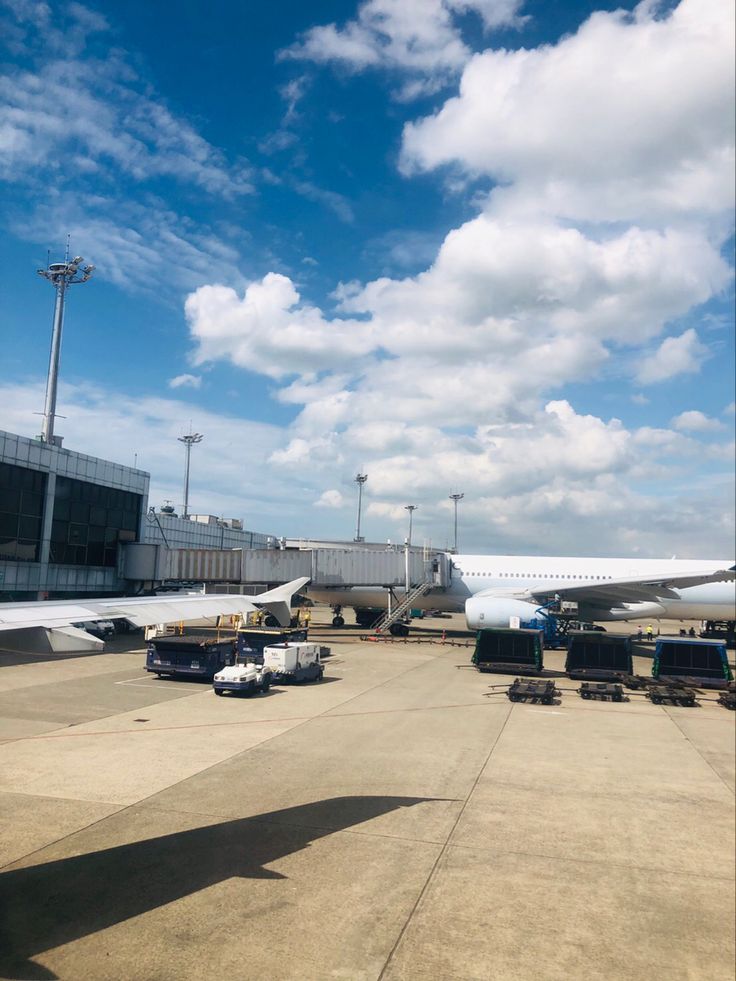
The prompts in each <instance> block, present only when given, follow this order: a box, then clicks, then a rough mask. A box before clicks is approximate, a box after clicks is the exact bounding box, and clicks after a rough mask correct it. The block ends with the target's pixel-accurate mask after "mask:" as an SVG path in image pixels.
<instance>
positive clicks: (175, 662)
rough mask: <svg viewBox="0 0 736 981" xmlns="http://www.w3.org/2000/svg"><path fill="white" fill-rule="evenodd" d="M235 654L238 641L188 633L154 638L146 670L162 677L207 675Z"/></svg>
mask: <svg viewBox="0 0 736 981" xmlns="http://www.w3.org/2000/svg"><path fill="white" fill-rule="evenodd" d="M234 656H235V640H234V639H233V638H230V639H228V640H217V639H215V638H213V637H207V636H199V635H196V634H184V635H183V636H181V637H154V638H153V639H152V640H151V641H149V644H148V653H147V654H146V671H151V672H152V673H153V674H157V675H159V676H164V675H167V676H171V677H188V678H206V679H207V680H208V681H209V680H211V679H212V678H213V677H214V675H215V673H216V672H217V671H219V670H220V669H221V668H223V667H225V665H226V664H231V663H232V661H233V659H234Z"/></svg>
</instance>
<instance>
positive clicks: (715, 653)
mask: <svg viewBox="0 0 736 981" xmlns="http://www.w3.org/2000/svg"><path fill="white" fill-rule="evenodd" d="M652 677H653V678H678V679H680V680H685V679H687V680H688V681H689V682H690V681H691V682H692V683H693V684H696V686H697V685H700V686H703V685H710V686H717V687H726V685H727V684H728V682H729V681H732V680H733V673H732V671H731V668H730V666H729V663H728V652H727V649H726V642H725V641H724V640H697V639H695V638H691V637H660V638H659V639H658V640H657V643H656V645H655V647H654V661H653V662H652Z"/></svg>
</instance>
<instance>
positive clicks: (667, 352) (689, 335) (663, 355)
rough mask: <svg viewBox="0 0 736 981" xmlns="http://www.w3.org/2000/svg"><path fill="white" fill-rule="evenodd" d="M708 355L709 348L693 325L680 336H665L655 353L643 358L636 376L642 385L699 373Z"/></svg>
mask: <svg viewBox="0 0 736 981" xmlns="http://www.w3.org/2000/svg"><path fill="white" fill-rule="evenodd" d="M707 356H708V348H707V347H706V346H705V345H704V344H701V343H700V340H699V338H698V335H697V333H696V331H695V330H694V329H693V328H692V327H691V328H690V329H689V330H686V331H685V332H684V333H683V334H680V336H679V337H667V338H665V339H664V340H663V341H662V343H661V344H660V345H659V347H658V348H657V350H656V351H655V352H654V353H653V354H651V355H649V356H648V357H645V358H643V359H642V360H641V362H640V363H639V366H638V370H637V373H636V378H637V381H638V382H639V383H640V384H642V385H652V384H655V383H657V382H663V381H668V380H669V379H670V378H676V377H677V376H678V375H692V374H697V372H699V371H700V367H701V365H702V364H703V361H705V359H706V358H707Z"/></svg>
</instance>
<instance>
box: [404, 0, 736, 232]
mask: <svg viewBox="0 0 736 981" xmlns="http://www.w3.org/2000/svg"><path fill="white" fill-rule="evenodd" d="M733 17H734V13H733V5H732V4H731V3H729V2H727V0H682V2H681V3H680V4H679V5H678V6H677V7H676V8H675V9H674V10H672V11H671V12H669V13H668V14H667V15H664V16H663V15H662V14H661V11H660V10H659V9H658V6H657V4H654V3H649V2H645V3H642V4H640V5H639V6H638V7H637V8H636V10H635V11H634V13H633V14H631V15H630V14H628V13H627V12H625V11H622V10H617V11H613V12H597V13H595V14H593V15H592V16H591V17H590V19H589V20H588V21H586V22H585V23H584V24H583V25H582V26H581V27H580V28H579V29H578V30H577V32H576V33H575V34H572V35H569V36H565V37H563V38H562V39H561V40H560V41H558V42H557V43H556V44H552V45H545V46H540V47H538V48H534V49H531V50H529V49H523V48H522V49H519V50H516V51H507V50H488V51H485V52H483V53H482V54H478V55H476V56H475V57H474V58H472V60H471V61H470V62H469V63H468V65H467V67H466V68H465V70H464V73H463V77H462V80H461V83H460V91H459V95H458V96H456V97H454V98H451V99H449V100H448V101H447V102H446V103H445V104H444V106H443V107H442V108H441V109H440V110H439V111H438V112H437V113H436V114H434V115H432V116H429V117H427V118H425V119H423V120H420V121H418V122H414V123H408V124H407V126H406V128H405V132H404V144H403V153H402V160H403V166H404V168H405V170H406V171H407V172H410V171H412V170H414V169H423V170H426V169H430V168H434V167H437V166H439V165H442V164H455V165H457V166H458V167H460V168H461V169H463V170H464V171H466V172H468V173H470V174H473V175H487V176H489V177H492V178H493V179H494V180H496V181H500V182H501V183H502V184H504V185H510V186H509V187H508V188H506V187H504V188H502V189H500V190H499V191H497V192H496V193H495V195H494V197H495V198H496V199H497V201H496V206H497V207H498V208H509V209H513V212H514V213H515V214H519V212H520V211H523V210H527V211H531V212H533V213H539V211H540V210H544V211H547V213H550V214H555V215H566V216H568V217H573V218H578V219H589V218H593V219H594V220H601V219H602V218H612V219H622V218H630V219H633V218H638V217H640V216H642V215H650V216H658V217H660V218H661V217H662V216H663V215H665V216H671V215H675V214H678V213H680V214H691V213H694V212H695V213H699V214H706V215H718V214H719V213H721V212H722V211H723V210H724V209H727V208H729V207H730V206H731V204H732V202H733V190H734V189H733V160H734V154H733V133H732V120H733V92H734V81H733V74H734V52H733V35H734V28H733Z"/></svg>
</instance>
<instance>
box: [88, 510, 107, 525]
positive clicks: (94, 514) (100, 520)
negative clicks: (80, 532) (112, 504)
mask: <svg viewBox="0 0 736 981" xmlns="http://www.w3.org/2000/svg"><path fill="white" fill-rule="evenodd" d="M89 523H90V524H91V525H106V524H107V509H106V508H101V507H91V508H90V509H89Z"/></svg>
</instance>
